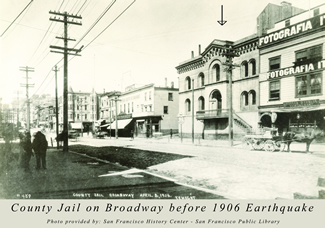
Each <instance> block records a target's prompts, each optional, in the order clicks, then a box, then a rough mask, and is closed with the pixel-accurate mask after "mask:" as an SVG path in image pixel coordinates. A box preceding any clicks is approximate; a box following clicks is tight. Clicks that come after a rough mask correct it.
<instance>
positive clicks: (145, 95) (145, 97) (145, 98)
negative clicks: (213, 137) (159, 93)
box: [144, 93, 147, 101]
mask: <svg viewBox="0 0 325 228" xmlns="http://www.w3.org/2000/svg"><path fill="white" fill-rule="evenodd" d="M144 100H145V101H146V100H147V93H144Z"/></svg>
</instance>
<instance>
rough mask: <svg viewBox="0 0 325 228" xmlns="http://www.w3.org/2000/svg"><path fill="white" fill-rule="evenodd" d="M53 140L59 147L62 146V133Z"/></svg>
mask: <svg viewBox="0 0 325 228" xmlns="http://www.w3.org/2000/svg"><path fill="white" fill-rule="evenodd" d="M55 140H56V141H57V142H59V146H63V141H64V132H61V133H59V134H58V136H57V137H55Z"/></svg>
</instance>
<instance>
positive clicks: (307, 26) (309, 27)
mask: <svg viewBox="0 0 325 228" xmlns="http://www.w3.org/2000/svg"><path fill="white" fill-rule="evenodd" d="M312 28H313V26H312V25H311V22H310V21H307V22H306V29H305V30H308V29H312Z"/></svg>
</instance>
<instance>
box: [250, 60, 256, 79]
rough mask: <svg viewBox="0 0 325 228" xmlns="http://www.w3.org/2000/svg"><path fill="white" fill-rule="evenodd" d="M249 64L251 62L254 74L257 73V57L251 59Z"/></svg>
mask: <svg viewBox="0 0 325 228" xmlns="http://www.w3.org/2000/svg"><path fill="white" fill-rule="evenodd" d="M249 64H250V69H251V72H252V75H255V74H256V61H255V59H251V60H250V61H249Z"/></svg>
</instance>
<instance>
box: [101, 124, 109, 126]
mask: <svg viewBox="0 0 325 228" xmlns="http://www.w3.org/2000/svg"><path fill="white" fill-rule="evenodd" d="M108 126H109V124H104V125H101V126H100V127H108Z"/></svg>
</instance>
